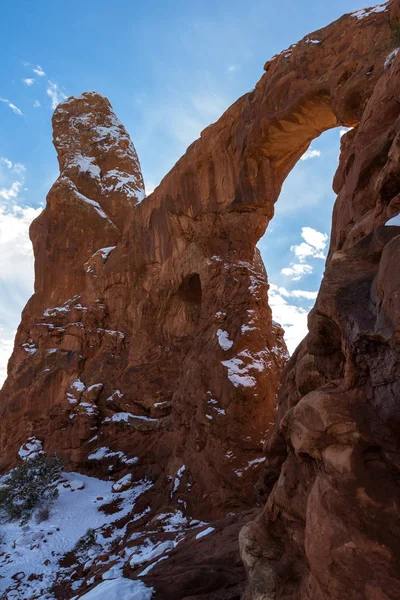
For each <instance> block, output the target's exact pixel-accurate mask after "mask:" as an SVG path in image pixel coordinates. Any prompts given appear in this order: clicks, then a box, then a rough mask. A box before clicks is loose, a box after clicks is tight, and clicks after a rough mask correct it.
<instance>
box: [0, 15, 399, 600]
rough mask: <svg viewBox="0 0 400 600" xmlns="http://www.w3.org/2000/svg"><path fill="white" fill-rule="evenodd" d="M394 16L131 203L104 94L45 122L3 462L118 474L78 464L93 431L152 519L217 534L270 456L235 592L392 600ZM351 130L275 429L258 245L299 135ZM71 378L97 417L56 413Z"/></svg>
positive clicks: (239, 116)
mask: <svg viewBox="0 0 400 600" xmlns="http://www.w3.org/2000/svg"><path fill="white" fill-rule="evenodd" d="M388 14H389V13H388V11H387V10H385V11H366V13H365V14H364V15H363V16H362V18H358V16H354V15H347V16H345V17H343V18H342V19H339V21H337V22H335V23H333V24H332V25H330V26H328V27H327V28H325V29H322V30H320V31H318V32H315V33H314V34H312V35H311V36H308V37H307V38H305V39H304V40H302V41H301V42H299V43H298V44H297V45H295V46H293V47H291V48H290V49H288V50H287V51H284V52H283V53H281V54H280V55H279V56H277V57H275V58H274V59H273V60H271V61H269V62H268V63H267V64H266V65H265V71H266V72H265V74H264V75H263V77H262V78H261V80H260V82H259V83H258V84H257V86H256V88H255V90H254V91H252V92H250V93H249V94H246V95H245V96H243V97H242V98H240V99H239V100H238V101H237V102H236V103H235V104H234V105H233V106H232V107H231V108H229V109H228V110H227V111H226V113H225V114H224V115H223V116H222V117H221V119H220V120H219V121H218V122H217V123H216V124H214V125H212V126H210V127H208V128H207V129H206V130H205V131H204V132H203V133H202V135H201V138H200V139H199V140H197V141H196V142H194V144H192V145H191V146H190V147H189V148H188V150H187V152H186V154H185V155H184V156H183V157H182V158H181V159H180V160H179V161H178V163H177V164H176V165H175V167H174V168H173V169H172V170H171V172H170V173H169V174H168V175H167V176H166V177H165V178H164V179H163V181H162V182H161V184H160V185H159V186H158V188H157V189H156V190H155V191H154V192H153V194H151V196H150V197H149V198H147V199H146V200H145V201H143V202H141V203H139V200H140V199H141V196H142V194H143V181H142V177H141V173H140V165H139V162H138V159H137V156H136V153H135V150H134V148H133V146H131V143H130V140H129V137H128V135H127V133H126V131H125V129H124V128H123V126H122V125H121V124H119V123H118V122H117V121H116V120H115V119H116V118H115V115H114V114H113V112H112V109H111V107H110V105H109V103H108V101H107V100H106V99H105V98H103V97H102V96H100V95H98V94H95V93H86V94H83V96H81V97H79V98H73V99H70V100H68V101H67V102H65V103H63V104H62V105H60V106H59V107H58V108H57V110H56V111H55V115H54V118H53V125H54V143H55V146H56V149H57V152H58V155H59V162H60V171H61V175H60V178H59V179H58V180H57V182H56V184H55V186H54V187H53V188H52V190H51V191H50V193H49V196H48V200H47V207H46V209H45V211H44V213H43V214H42V215H41V216H40V217H39V218H38V219H37V220H36V222H35V223H34V225H33V226H32V229H31V236H32V241H33V245H34V249H35V258H36V284H35V295H34V296H33V297H32V299H31V300H30V302H29V303H28V305H27V307H26V309H25V311H24V314H23V320H22V323H21V326H20V328H19V330H18V334H17V338H16V345H15V349H14V353H13V356H12V358H11V361H10V364H9V377H8V380H7V382H6V383H5V385H4V387H3V389H2V391H1V396H0V407H1V415H2V422H1V424H0V434H1V447H2V449H3V460H4V467H7V466H10V465H12V464H14V462H15V460H16V452H17V450H18V448H19V447H20V446H21V445H22V443H23V442H25V440H26V438H27V437H28V436H31V435H36V436H37V437H38V438H39V439H41V440H43V441H44V445H45V448H46V449H47V450H52V449H54V448H57V449H58V450H59V451H61V452H62V454H63V455H64V456H65V458H66V460H67V461H68V464H69V466H71V467H75V468H77V467H79V468H81V469H86V470H87V471H88V472H93V473H97V474H105V473H106V472H108V469H109V467H110V466H111V467H112V468H113V469H114V470H115V471H121V472H124V470H126V469H127V468H128V467H127V465H126V462H125V463H124V461H119V462H118V461H112V464H111V465H110V464H109V461H108V462H107V461H105V462H103V463H102V462H101V461H100V462H99V464H97V463H96V464H93V463H91V462H90V459H89V458H88V457H89V455H90V453H91V452H92V450H93V449H94V447H95V444H97V443H98V442H95V443H94V442H92V439H91V438H93V429H94V428H96V432H97V435H98V436H99V437H100V438H101V443H102V444H104V445H109V446H110V448H111V449H112V450H118V451H122V452H123V453H124V455H125V457H126V458H127V459H128V460H129V458H131V457H132V456H136V457H138V458H139V461H138V463H137V464H138V467H137V468H136V469H135V473H136V475H137V476H138V477H143V476H145V475H147V476H151V477H152V478H153V480H154V481H155V484H156V492H157V494H158V497H159V499H158V503H159V504H158V507H157V508H159V507H160V506H162V505H173V506H175V507H179V506H185V504H184V503H186V507H187V510H188V511H190V512H191V514H193V515H195V516H198V517H200V518H202V517H204V518H207V519H211V518H213V517H216V516H220V515H224V514H226V513H227V512H228V511H229V510H231V509H238V508H241V507H244V506H246V505H250V506H252V505H253V504H254V502H255V494H254V490H253V487H254V480H255V475H256V473H257V468H253V467H254V466H257V465H260V462H257V461H259V460H260V458H262V456H261V452H260V445H261V443H262V442H263V441H267V446H266V450H267V467H266V472H265V477H264V490H265V492H266V493H267V494H269V498H268V503H267V505H266V509H265V512H264V513H263V516H262V517H260V518H259V519H258V521H257V522H256V523H255V524H253V525H249V526H248V527H247V528H246V529H245V530H244V532H243V533H242V542H241V544H242V556H243V560H244V562H245V565H246V569H247V572H248V576H249V582H250V583H249V589H248V598H254V599H257V600H262V599H265V600H266V599H267V598H272V597H273V598H275V599H282V600H283V599H286V598H294V597H296V598H302V599H306V598H313V600H319V599H326V598H342V597H347V598H354V599H355V598H359V597H360V593H361V594H364V596H365V597H366V598H369V599H370V600H375V599H378V598H392V597H393V598H395V597H398V592H397V585H398V576H397V575H396V572H397V571H396V569H398V556H399V552H398V548H397V544H398V542H397V540H398V539H399V533H400V532H398V531H397V527H398V526H397V524H396V525H393V522H394V521H395V519H397V517H398V509H397V505H396V495H397V493H398V484H397V470H398V463H397V456H398V441H397V437H396V436H397V423H398V408H397V403H396V393H397V392H396V391H397V368H398V367H397V356H398V349H397V345H396V344H397V341H396V340H397V334H398V333H397V332H398V327H397V320H398V316H397V315H398V310H397V293H398V290H397V287H396V283H395V282H393V281H392V280H391V277H390V273H391V269H393V268H394V266H393V265H395V262H396V260H397V246H398V242H397V240H398V238H397V237H396V236H397V233H398V232H397V229H396V228H380V225H383V224H384V223H385V221H386V220H387V219H388V218H389V217H390V216H392V215H393V214H395V213H396V212H398V206H399V200H398V197H397V191H398V190H397V179H396V177H397V168H398V131H397V129H398V123H397V118H398V115H399V103H398V100H397V90H396V83H397V81H398V78H399V68H400V65H399V61H398V60H395V61H394V63H393V64H392V65H391V66H390V69H388V70H387V71H384V62H385V59H386V57H387V55H388V53H389V52H390V51H391V50H392V49H393V38H392V31H391V27H390V21H389V20H388ZM104 123H106V127H107V128H108V129H107V132H104V127H105V125H104ZM357 124H359V125H358V127H357V128H356V129H354V130H353V131H352V132H351V133H349V134H347V136H345V138H344V141H343V148H342V154H341V163H340V167H339V170H338V173H337V175H336V177H335V182H334V185H335V191H336V192H337V194H338V199H337V202H336V205H335V210H334V216H333V227H332V236H331V248H330V254H329V257H328V262H327V271H326V276H325V279H324V282H323V284H322V287H321V291H320V294H319V297H318V300H317V303H316V307H315V309H314V310H313V312H312V314H311V315H310V320H309V323H310V327H309V328H310V334H309V336H307V338H306V340H305V341H304V342H303V343H302V344H301V345H300V347H299V348H298V349H297V351H296V353H295V355H294V356H293V358H292V359H291V361H290V362H289V364H288V366H287V368H286V370H285V372H284V376H283V383H282V388H281V391H280V398H279V407H278V413H277V416H276V418H275V428H274V432H273V434H272V435H271V424H272V421H273V420H274V416H275V401H276V399H275V396H276V391H277V387H278V379H279V374H280V371H281V368H282V365H283V363H284V362H285V347H284V343H283V339H282V331H281V330H280V329H279V328H278V327H277V326H275V325H273V323H272V319H271V312H270V309H269V306H268V300H267V291H268V283H267V277H266V273H265V270H264V267H263V265H262V261H261V259H260V256H259V254H258V252H257V251H256V243H257V241H258V240H259V238H260V237H261V235H262V234H263V233H264V231H265V228H266V227H267V225H268V222H269V220H270V219H271V218H272V217H273V206H274V202H275V201H276V200H277V198H278V196H279V193H280V189H281V186H282V183H283V181H284V179H285V177H286V176H287V174H288V172H289V171H290V170H291V168H292V167H293V165H294V164H295V163H296V161H297V160H298V159H299V157H300V156H301V155H302V153H303V152H304V151H305V150H306V149H307V147H308V146H309V144H310V142H311V141H312V139H314V138H315V137H316V136H318V135H319V134H320V133H322V132H323V131H325V130H326V129H329V128H331V127H334V126H337V125H347V126H354V125H357ZM116 132H117V134H116ZM77 156H84V157H85V158H86V159H90V160H87V161H86V162H85V166H84V168H83V167H82V163H79V164H80V166H77V161H76V157H77ZM78 162H79V161H78ZM116 169H118V170H119V171H120V172H122V173H123V174H124V182H125V184H124V185H123V184H122V183H121V182H122V179H121V174H120V173H119V174H118V173H117V174H116V173H115V170H116ZM82 197H83V198H82ZM85 199H86V200H85ZM87 200H89V202H87ZM90 201H91V202H90ZM93 203H95V204H93ZM102 213H104V215H105V216H104V215H103V214H102ZM88 232H90V235H88ZM194 274H195V275H196V276H197V277H198V281H200V282H201V308H200V310H198V304H199V302H196V303H195V304H196V311H197V312H196V327H195V328H193V329H190V323H193V319H192V316H193V315H191V312H190V311H187V312H185V311H182V314H181V315H180V314H179V310H176V309H173V310H172V312H173V315H174V319H173V324H172V325H171V320H169V319H168V315H169V314H170V311H171V306H173V303H174V302H175V300H176V299H177V298H179V297H182V294H181V292H182V290H186V291H185V294H186V292H187V287H186V286H187V284H186V283H185V282H188V281H191V280H190V278H191V277H193V275H194ZM188 278H189V279H188ZM196 281H197V279H196ZM192 283H193V282H192ZM194 287H195V291H196V290H197V292H196V294H195V296H196V298H197V299H198V298H199V293H198V292H199V289H198V285H197V284H195V285H194ZM190 288H191V286H190V285H189V289H190ZM185 294H184V295H185ZM186 297H187V294H186ZM191 297H192V296H191ZM50 319H51V321H50ZM188 327H189V329H188ZM188 330H189V331H190V332H191V335H189V336H188V335H185V333H187V331H188ZM327 338H328V341H329V343H327ZM27 340H30V342H29V344H31V343H32V344H33V346H32V345H30V346H29V348H30V350H32V352H30V353H27V351H26V349H25V348H26V346H24V344H26V342H27ZM54 349H55V352H53V350H54ZM27 354H29V355H27ZM77 378H79V380H81V381H82V382H83V385H84V388H85V390H84V391H83V392H82V393H83V394H87V392H89V390H90V389H91V388H92V386H93V385H97V386H98V387H97V388H96V394H93V393H92V392H90V393H89V400H90V402H91V403H92V407H93V410H92V411H91V413H90V414H85V411H84V410H81V411H79V410H77V409H75V408H74V406H75V405H77V406H78V407H79V406H80V405H81V399H82V396H80V395H79V394H76V395H75V396H73V397H74V402H73V403H72V406H71V402H69V400H68V398H69V397H70V396H68V394H70V395H71V394H72V395H73V394H75V392H74V390H76V389H77V386H76V385H75V387H74V383H75V382H76V381H77ZM99 384H101V386H102V387H101V386H99ZM78 387H79V386H78ZM78 391H79V390H78ZM81 391H82V390H81ZM85 398H87V396H85ZM215 403H216V404H215ZM217 409H218V410H217ZM118 411H127V412H129V413H131V417H132V418H131V419H130V421H129V426H130V430H129V435H127V432H126V431H125V430H124V431H122V432H121V430H118V428H117V427H115V426H114V425H113V424H112V422H111V425H110V424H109V423H110V422H109V421H108V422H107V423H108V424H105V419H104V417H105V416H107V415H109V414H111V413H113V412H118ZM132 413H133V415H132ZM225 417H226V418H225ZM267 429H268V431H267ZM118 460H119V459H118ZM183 465H185V467H186V471H184V472H185V478H187V479H185V480H184V481H182V487H180V485H179V486H178V488H177V490H175V491H176V493H175V491H174V490H173V488H172V483H171V478H174V477H175V475H176V473H177V472H179V471H180V469H182V466H183ZM382 473H383V478H384V481H385V486H384V490H378V489H377V484H376V478H379V477H380V476H381V474H382ZM187 484H190V485H187ZM273 486H274V487H273ZM272 488H273V489H272ZM325 498H328V499H329V502H328V503H327V504H326V503H325V500H324V499H325ZM349 498H351V501H352V505H353V506H354V510H353V512H352V515H353V517H354V519H353V521H351V522H348V514H349V511H348V509H347V507H346V506H345V503H346V502H347V500H348V499H349ZM367 510H368V511H370V512H366V511H367ZM314 515H317V516H318V519H317V520H316V519H315V518H314ZM343 515H345V516H343ZM353 517H352V518H353ZM346 519H347V520H346ZM371 519H372V520H371ZM376 523H379V528H378V527H377V526H376ZM347 525H348V527H347V530H346V526H347ZM382 525H383V530H382ZM390 530H392V531H393V532H394V535H393V534H392V533H391V531H390ZM337 532H340V535H338V536H337V537H335V536H336V533H337ZM354 539H356V542H354ZM332 556H333V558H332ZM371 574H372V575H371ZM354 582H356V585H354ZM352 586H353V587H352Z"/></svg>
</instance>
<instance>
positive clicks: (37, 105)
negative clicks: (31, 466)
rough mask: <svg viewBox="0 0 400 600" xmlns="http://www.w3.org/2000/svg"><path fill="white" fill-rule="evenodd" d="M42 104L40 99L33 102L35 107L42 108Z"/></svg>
mask: <svg viewBox="0 0 400 600" xmlns="http://www.w3.org/2000/svg"><path fill="white" fill-rule="evenodd" d="M41 106H42V105H41V104H40V102H39V100H35V102H34V103H33V107H34V108H40V107H41Z"/></svg>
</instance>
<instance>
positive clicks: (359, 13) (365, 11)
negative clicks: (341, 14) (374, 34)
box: [350, 2, 388, 21]
mask: <svg viewBox="0 0 400 600" xmlns="http://www.w3.org/2000/svg"><path fill="white" fill-rule="evenodd" d="M387 8H388V5H387V2H385V4H378V5H377V6H373V7H372V8H361V9H360V10H356V11H355V12H353V13H351V15H350V16H351V17H355V18H356V19H358V20H359V21H360V20H361V19H365V18H366V17H369V16H370V15H372V14H374V13H381V12H385V10H387Z"/></svg>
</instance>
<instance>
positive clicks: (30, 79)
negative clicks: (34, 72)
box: [22, 77, 35, 86]
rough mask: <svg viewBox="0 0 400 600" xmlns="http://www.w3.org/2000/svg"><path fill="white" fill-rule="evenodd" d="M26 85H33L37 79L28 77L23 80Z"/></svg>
mask: <svg viewBox="0 0 400 600" xmlns="http://www.w3.org/2000/svg"><path fill="white" fill-rule="evenodd" d="M22 81H23V82H24V83H25V84H26V85H28V86H29V85H33V84H34V83H35V80H34V79H32V78H31V77H27V78H26V79H23V80H22Z"/></svg>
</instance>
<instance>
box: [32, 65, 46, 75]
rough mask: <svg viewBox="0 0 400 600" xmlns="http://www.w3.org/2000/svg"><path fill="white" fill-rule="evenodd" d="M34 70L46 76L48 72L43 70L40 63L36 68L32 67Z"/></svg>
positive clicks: (37, 73)
mask: <svg viewBox="0 0 400 600" xmlns="http://www.w3.org/2000/svg"><path fill="white" fill-rule="evenodd" d="M32 71H33V72H34V73H36V75H39V77H44V76H45V75H46V73H45V72H44V71H43V69H42V67H41V66H40V65H38V66H37V67H36V68H34V69H32Z"/></svg>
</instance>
